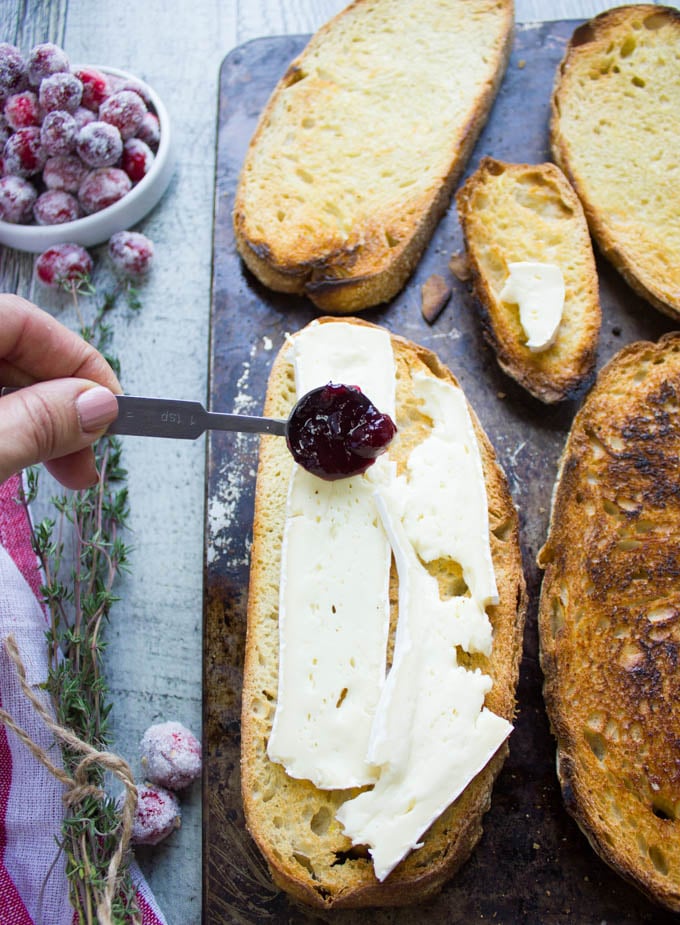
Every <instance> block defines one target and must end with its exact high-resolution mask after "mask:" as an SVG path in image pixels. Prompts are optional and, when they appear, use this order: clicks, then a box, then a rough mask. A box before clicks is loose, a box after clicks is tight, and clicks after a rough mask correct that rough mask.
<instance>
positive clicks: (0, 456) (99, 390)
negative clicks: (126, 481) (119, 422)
mask: <svg viewBox="0 0 680 925" xmlns="http://www.w3.org/2000/svg"><path fill="white" fill-rule="evenodd" d="M117 415H118V404H117V402H116V397H115V395H114V394H113V392H111V391H109V389H107V388H105V387H104V386H101V385H98V384H97V383H94V382H90V381H89V380H87V379H75V378H69V379H51V380H48V381H46V382H37V383H35V384H34V385H31V386H27V387H26V388H23V389H19V390H18V391H16V392H13V393H11V394H9V395H4V396H3V397H2V398H0V481H2V480H4V479H6V478H8V477H9V476H10V475H12V474H13V473H14V472H18V471H19V470H20V469H23V468H25V467H26V466H31V465H34V464H35V463H38V462H48V461H49V460H53V459H59V458H61V457H64V456H70V455H71V454H76V455H77V454H78V451H79V450H82V449H84V448H85V447H88V446H90V445H91V444H92V443H94V441H95V440H96V439H97V438H98V437H99V436H101V434H102V433H103V432H104V431H105V429H106V427H107V425H108V424H110V423H111V421H113V420H115V418H116V417H117Z"/></svg>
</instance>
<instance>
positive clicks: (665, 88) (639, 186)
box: [551, 4, 680, 317]
mask: <svg viewBox="0 0 680 925" xmlns="http://www.w3.org/2000/svg"><path fill="white" fill-rule="evenodd" d="M679 46H680V12H678V10H676V9H671V8H669V7H658V6H652V5H651V4H639V5H631V6H627V7H626V6H624V7H620V8H617V9H613V10H610V11H609V12H606V13H602V14H601V15H600V16H597V17H595V19H593V20H591V21H590V22H589V23H586V24H585V25H583V26H580V27H579V28H578V29H577V30H576V32H575V33H574V35H573V37H572V40H571V42H570V43H569V46H568V48H567V51H566V54H565V56H564V59H563V61H562V63H561V65H560V68H559V70H558V74H557V78H556V82H555V87H554V92H553V99H552V118H551V144H552V151H553V156H554V158H555V161H556V162H557V163H558V164H559V165H560V166H561V167H562V169H563V170H564V172H565V174H566V175H567V176H568V178H569V180H570V181H571V182H572V183H573V185H574V187H575V189H576V191H577V193H578V195H579V197H580V199H581V201H582V202H583V207H584V210H585V213H586V216H587V219H588V223H589V225H590V228H591V231H592V233H593V236H594V238H595V239H596V241H597V243H598V245H599V246H600V248H601V249H602V251H603V252H604V254H605V255H606V256H607V257H608V258H609V259H610V260H611V262H612V263H613V264H614V266H616V267H617V269H618V270H619V271H620V272H621V273H622V274H623V276H624V277H625V278H626V280H627V281H628V283H629V284H630V285H631V286H632V287H633V288H634V289H635V290H636V291H637V292H639V293H640V294H641V295H642V296H643V297H644V298H646V299H647V300H648V301H649V302H651V303H652V304H653V305H654V306H656V308H658V309H660V310H661V311H663V312H665V313H666V314H669V315H671V316H673V317H677V316H678V314H680V210H679V209H678V205H677V203H678V184H679V183H680V164H679V162H678V158H677V150H678V145H679V144H680V56H679V55H678V47H679Z"/></svg>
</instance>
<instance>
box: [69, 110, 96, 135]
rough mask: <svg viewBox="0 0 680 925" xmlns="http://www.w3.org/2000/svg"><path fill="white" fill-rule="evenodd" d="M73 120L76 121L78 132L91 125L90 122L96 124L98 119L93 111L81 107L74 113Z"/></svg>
mask: <svg viewBox="0 0 680 925" xmlns="http://www.w3.org/2000/svg"><path fill="white" fill-rule="evenodd" d="M73 118H74V119H75V120H76V126H77V128H78V131H80V129H81V128H82V127H83V126H84V125H89V124H90V122H96V120H97V117H96V115H95V114H94V113H93V112H92V110H91V109H86V108H85V107H84V106H79V107H78V108H77V109H76V111H75V112H74V113H73Z"/></svg>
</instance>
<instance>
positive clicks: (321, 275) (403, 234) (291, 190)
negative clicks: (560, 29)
mask: <svg viewBox="0 0 680 925" xmlns="http://www.w3.org/2000/svg"><path fill="white" fill-rule="evenodd" d="M513 16H514V11H513V3H512V0H421V2H419V3H416V4H414V3H411V2H410V0H355V2H354V3H352V4H350V6H348V7H347V8H346V9H345V10H344V11H343V12H342V13H340V14H339V15H338V16H336V17H335V18H334V19H332V20H331V21H330V22H329V23H327V24H326V25H325V26H324V27H323V28H322V29H321V30H320V31H319V32H318V33H317V34H316V35H315V36H314V37H313V38H312V40H311V41H310V42H309V44H308V45H307V47H306V48H305V50H304V51H303V52H302V54H301V55H300V56H299V57H298V58H297V59H296V60H295V61H294V62H293V63H292V64H291V66H290V67H289V69H288V71H287V73H286V74H285V75H284V76H283V78H282V79H281V80H280V82H279V83H278V85H277V86H276V88H275V90H274V92H273V94H272V96H271V98H270V100H269V103H268V105H267V107H266V109H265V110H264V112H263V114H262V116H261V119H260V122H259V125H258V127H257V130H256V132H255V134H254V136H253V139H252V141H251V144H250V147H249V149H248V152H247V155H246V158H245V162H244V164H243V167H242V171H241V175H240V180H239V185H238V189H237V193H236V201H235V206H234V228H235V235H236V243H237V247H238V250H239V252H240V254H241V256H242V257H243V260H244V261H245V263H246V264H247V266H248V267H249V268H250V269H251V270H252V272H253V273H254V274H255V275H256V276H257V277H258V278H259V279H260V281H261V282H263V283H264V284H265V285H266V286H269V287H270V288H272V289H275V290H280V291H282V292H290V293H298V294H304V295H307V296H309V298H310V299H311V300H312V301H313V302H314V303H316V305H317V306H318V307H319V308H321V309H322V310H323V311H324V312H330V313H333V314H349V313H353V312H357V311H361V310H362V309H365V308H368V307H369V306H372V305H376V304H378V303H380V302H385V301H387V300H389V299H391V298H392V297H393V296H394V295H395V294H396V293H398V292H399V290H400V289H401V288H402V287H403V285H404V283H405V282H406V280H407V278H408V277H409V275H410V274H411V273H412V271H413V270H414V268H415V266H416V264H417V262H418V260H419V258H420V256H421V253H422V251H423V249H424V248H425V246H426V244H427V243H428V241H429V239H430V236H431V235H432V233H433V231H434V229H435V227H436V225H437V223H438V221H439V219H440V218H441V216H442V215H443V213H444V211H445V209H446V208H447V206H448V204H449V201H450V197H451V193H452V191H453V188H454V186H455V183H456V181H457V179H458V177H459V175H460V172H461V171H462V169H463V167H464V165H465V162H466V160H467V158H468V156H469V155H470V153H471V151H472V148H473V146H474V143H475V140H476V138H477V135H478V133H479V130H480V129H481V127H482V125H483V123H484V121H485V119H486V117H487V114H488V112H489V110H490V108H491V104H492V102H493V100H494V98H495V95H496V92H497V90H498V87H499V85H500V82H501V79H502V77H503V74H504V71H505V67H506V64H507V59H508V55H509V50H510V44H511V38H512V26H513Z"/></svg>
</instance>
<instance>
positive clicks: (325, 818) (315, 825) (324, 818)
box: [309, 806, 333, 837]
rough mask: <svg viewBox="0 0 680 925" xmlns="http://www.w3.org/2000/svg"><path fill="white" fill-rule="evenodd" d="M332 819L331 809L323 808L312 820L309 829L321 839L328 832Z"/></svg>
mask: <svg viewBox="0 0 680 925" xmlns="http://www.w3.org/2000/svg"><path fill="white" fill-rule="evenodd" d="M332 818H333V817H332V815H331V811H330V809H329V808H328V807H327V806H321V807H320V808H319V809H318V810H317V811H316V812H315V813H314V815H313V816H312V818H311V819H310V821H309V827H310V829H311V830H312V832H313V833H314V834H315V835H318V836H319V837H321V836H323V835H325V834H326V832H327V831H328V829H329V827H330V824H331V819H332Z"/></svg>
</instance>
